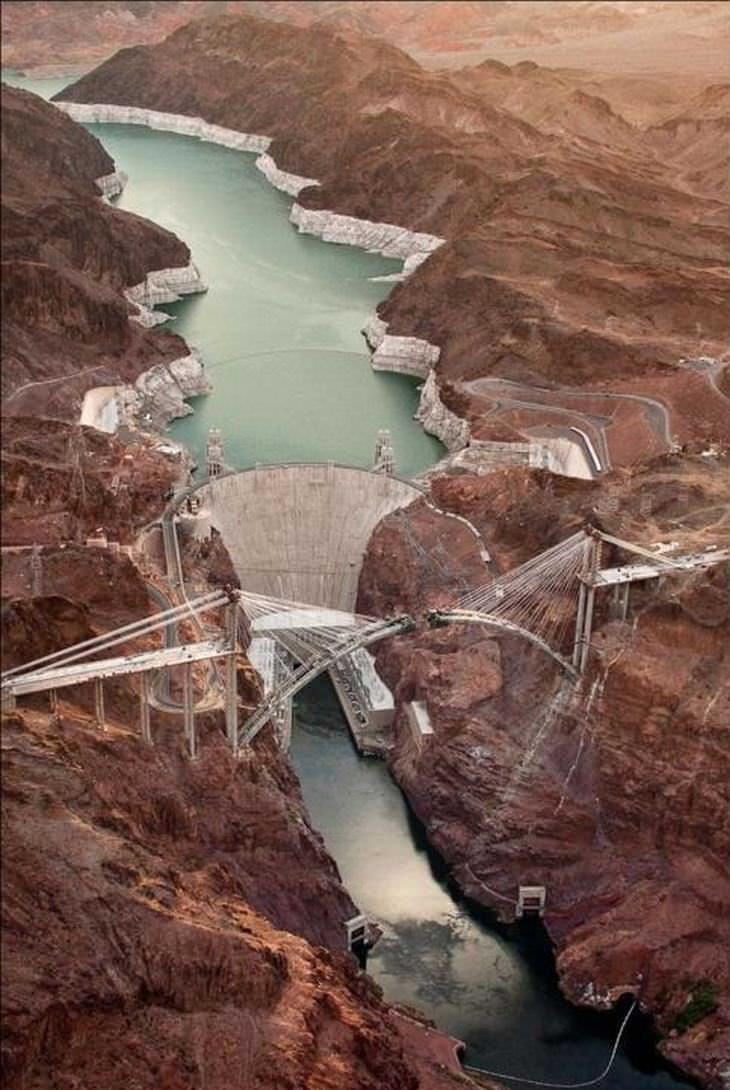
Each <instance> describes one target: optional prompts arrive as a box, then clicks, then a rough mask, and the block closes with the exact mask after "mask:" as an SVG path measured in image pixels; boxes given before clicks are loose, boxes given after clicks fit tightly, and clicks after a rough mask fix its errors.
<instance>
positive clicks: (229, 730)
mask: <svg viewBox="0 0 730 1090" xmlns="http://www.w3.org/2000/svg"><path fill="white" fill-rule="evenodd" d="M226 636H227V639H228V647H229V649H230V653H229V654H228V655H227V656H226V665H225V671H226V680H225V707H226V737H227V739H228V745H229V746H230V747H231V751H232V753H233V756H234V757H237V756H238V677H237V671H236V651H237V643H238V641H237V636H238V604H237V603H236V602H231V604H230V605H229V606H228V607H227V609H226Z"/></svg>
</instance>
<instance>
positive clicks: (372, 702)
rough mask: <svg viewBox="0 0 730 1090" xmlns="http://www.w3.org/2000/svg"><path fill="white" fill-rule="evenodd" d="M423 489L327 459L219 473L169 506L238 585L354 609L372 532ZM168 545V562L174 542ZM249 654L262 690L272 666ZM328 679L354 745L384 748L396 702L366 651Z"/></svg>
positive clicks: (284, 724)
mask: <svg viewBox="0 0 730 1090" xmlns="http://www.w3.org/2000/svg"><path fill="white" fill-rule="evenodd" d="M423 493H424V490H423V489H422V488H421V487H420V486H418V485H416V484H415V483H413V482H412V481H407V480H404V479H400V478H398V477H391V476H387V475H384V474H378V473H373V472H370V471H368V470H364V469H358V468H355V467H352V466H342V465H337V464H335V463H332V462H330V463H309V464H286V465H273V466H258V467H256V468H255V469H250V470H242V471H241V472H234V473H227V474H223V475H221V476H219V477H214V478H212V479H210V480H207V481H206V482H205V483H203V484H201V485H199V486H197V487H195V488H192V489H189V490H188V491H187V492H186V493H185V494H184V495H183V497H182V498H181V497H178V498H177V499H176V501H175V503H176V506H177V510H178V516H179V518H180V521H181V523H182V524H183V525H185V527H186V528H187V529H188V530H189V531H191V532H192V533H193V535H194V536H195V537H196V538H199V539H204V538H208V537H210V536H211V534H212V533H213V532H214V531H216V532H218V533H219V534H220V535H221V537H222V539H223V543H224V545H225V546H226V548H227V550H228V553H229V555H230V557H231V560H232V563H233V567H234V569H235V572H236V574H237V576H238V578H239V580H240V583H241V587H242V588H243V589H245V590H247V591H251V592H253V593H256V594H261V595H266V596H270V597H274V598H283V599H288V600H290V601H295V602H306V603H309V604H310V605H321V606H328V607H330V608H332V609H337V610H341V611H343V612H346V613H353V612H354V611H355V604H356V600H357V588H358V581H359V578H360V569H361V567H362V563H363V559H364V557H365V551H366V549H367V546H368V542H369V540H370V537H371V535H372V533H373V531H374V529H375V527H376V526H377V525H378V523H379V522H380V521H381V519H382V518H384V517H385V516H386V515H388V514H390V513H391V512H392V511H395V510H398V509H400V508H404V507H407V506H408V505H409V504H411V503H413V502H414V501H415V500H418V499H420V498H421V497H422V496H423ZM193 497H194V498H195V501H196V502H195V504H190V503H189V502H188V500H191V499H192V498H193ZM191 508H194V510H192V509H191ZM166 521H167V522H168V525H171V519H167V520H166ZM166 549H169V551H170V554H171V559H172V552H173V549H174V546H173V543H172V542H171V541H170V542H169V544H168V545H167V546H166ZM173 570H174V569H173ZM254 650H255V651H257V652H260V653H258V654H257V656H256V657H257V665H260V666H264V665H265V664H266V663H267V662H271V663H272V667H271V674H272V676H271V677H268V676H267V674H266V673H263V674H262V676H263V680H264V685H265V687H267V686H268V685H273V684H274V671H275V665H274V660H273V659H272V657H271V655H269V654H267V649H266V648H260V649H254ZM331 677H332V681H333V683H334V686H335V691H336V692H337V695H338V697H339V699H340V702H341V704H342V707H343V710H344V712H345V716H346V719H347V722H348V724H349V726H350V730H351V732H352V734H353V737H354V739H355V743H356V745H357V747H358V749H359V750H360V752H363V753H378V752H381V751H382V748H383V744H384V743H383V738H382V731H383V729H384V728H385V727H387V724H388V721H389V715H390V717H391V718H392V710H393V704H392V698H391V697H390V694H389V693H388V692H387V690H386V689H385V686H384V685H383V683H382V682H381V680H380V678H379V677H378V676H377V674H376V673H375V670H374V667H373V662H372V658H371V656H370V655H369V654H368V652H367V651H365V650H360V651H358V652H356V653H355V654H353V655H351V656H348V658H347V659H346V660H344V661H343V662H342V663H341V664H338V666H337V668H336V669H334V670H333V671H331ZM290 718H291V717H290V714H285V715H284V717H283V719H282V723H281V724H280V730H281V737H282V740H283V741H284V744H286V741H288V727H287V723H290Z"/></svg>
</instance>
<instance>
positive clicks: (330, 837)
mask: <svg viewBox="0 0 730 1090" xmlns="http://www.w3.org/2000/svg"><path fill="white" fill-rule="evenodd" d="M5 78H8V77H7V76H6V77H5ZM9 82H13V83H15V84H17V85H20V86H24V87H26V88H28V89H29V90H34V91H36V93H39V94H42V95H43V97H50V96H51V95H52V94H54V93H55V92H56V91H57V90H59V89H60V88H61V87H62V86H63V85H64V83H66V82H67V81H65V80H57V81H52V80H44V81H36V80H30V79H26V78H24V77H18V76H10V78H9ZM90 128H91V130H92V131H93V132H94V133H95V134H96V135H97V136H98V137H99V139H100V140H101V141H102V142H103V144H104V146H105V147H106V148H107V150H108V151H109V153H110V154H111V155H112V156H113V158H114V159H115V161H116V164H117V167H118V168H119V169H123V170H125V171H126V172H127V173H128V174H129V183H128V186H127V188H126V190H125V192H124V194H123V195H122V197H121V198H120V199H119V201H118V202H117V204H118V206H119V207H122V208H127V209H129V210H131V211H134V212H137V213H140V214H142V215H144V216H147V217H149V218H150V219H152V220H154V221H156V222H157V223H160V224H162V225H163V226H165V227H168V228H170V229H171V230H173V231H175V232H176V233H177V234H178V235H179V236H180V237H181V238H183V239H184V240H185V241H186V242H187V243H188V245H189V246H190V249H191V251H192V255H193V260H194V261H195V262H196V263H197V264H198V265H199V267H200V269H201V272H202V274H203V276H204V278H205V279H206V280H207V282H208V283H209V285H210V290H209V291H208V292H207V294H205V295H201V296H197V297H192V298H189V299H187V300H185V301H183V302H181V303H179V304H176V305H174V306H168V307H164V308H163V309H164V310H166V311H168V312H169V313H174V315H175V318H176V320H175V324H174V328H175V329H176V330H177V331H178V332H179V333H181V334H182V336H184V337H185V338H186V339H187V340H188V342H189V343H191V344H193V345H196V346H197V347H198V348H199V349H200V351H201V354H202V357H203V359H204V360H205V362H206V368H207V370H208V371H209V375H210V378H211V380H212V382H213V384H214V391H213V393H212V394H211V395H209V396H208V397H205V398H200V399H198V400H197V402H196V403H195V415H194V416H192V417H189V418H187V419H185V420H182V421H179V422H177V423H176V424H175V425H174V426H173V428H172V429H171V431H172V435H173V437H174V438H175V439H177V440H179V441H181V442H184V443H186V444H187V445H188V446H189V447H191V448H192V449H193V451H194V452H195V453H196V454H197V456H198V458H199V459H200V458H201V457H202V452H203V449H204V444H205V437H206V434H207V429H208V428H209V427H211V426H217V427H220V428H222V430H223V433H224V439H225V442H226V459H227V461H228V462H229V463H231V464H233V465H236V466H238V467H245V466H250V465H253V464H255V463H256V462H268V461H297V460H316V461H320V460H327V459H333V460H335V461H339V462H348V463H352V464H356V465H362V466H367V465H369V464H370V463H371V461H372V450H373V444H374V439H375V433H376V431H377V430H378V429H379V428H383V427H385V428H389V429H390V430H391V432H392V435H393V440H394V445H395V451H396V458H397V462H398V468H399V470H400V471H401V472H402V473H404V474H414V473H417V472H419V471H420V470H423V469H424V468H425V467H426V466H428V465H429V464H431V463H432V462H433V461H435V460H436V459H437V458H438V457H439V454H440V452H441V448H440V446H439V445H438V444H437V443H436V442H435V441H434V440H432V439H430V438H429V437H428V436H426V435H425V434H424V433H423V431H422V430H421V428H420V426H419V425H418V424H416V423H415V422H414V421H413V420H412V416H413V413H414V411H415V408H416V405H417V390H416V386H415V384H414V383H413V382H412V381H410V380H408V379H406V378H403V377H401V376H397V375H387V374H374V373H373V372H372V371H371V369H370V366H369V363H368V357H367V353H366V351H365V346H364V342H363V340H362V337H361V335H360V332H359V331H360V327H361V326H362V324H363V322H364V321H365V319H366V318H367V317H368V315H369V314H370V313H371V312H372V311H373V309H374V307H375V305H376V304H377V302H378V301H379V300H381V299H383V298H384V297H385V295H386V294H387V291H388V289H389V285H388V284H382V283H380V284H378V283H372V282H371V281H370V280H369V279H368V278H369V277H372V276H378V275H382V274H383V273H386V272H392V271H395V270H396V269H398V268H400V263H396V262H392V261H386V260H384V259H381V258H378V257H373V256H371V255H367V254H364V253H362V252H360V251H358V250H355V249H352V248H349V247H342V246H334V245H329V244H326V243H322V242H320V241H319V240H316V239H313V238H307V237H302V236H299V235H298V234H297V233H296V231H295V230H294V228H292V227H291V225H290V224H289V223H288V219H287V217H288V209H289V207H290V205H291V199H290V198H287V197H285V196H284V195H282V194H280V193H278V192H276V191H275V190H274V189H272V188H271V186H270V185H269V184H268V183H267V182H266V181H265V179H264V178H263V176H262V175H261V174H260V173H259V172H258V171H257V170H256V169H255V167H254V156H253V155H248V154H243V153H240V152H235V151H230V150H227V149H224V148H219V147H216V146H214V145H211V144H204V143H201V142H199V141H197V140H194V139H191V138H188V137H181V136H175V135H171V134H167V133H159V132H153V131H150V130H147V129H144V128H139V127H135V126H121V125H99V126H90ZM292 756H293V759H294V762H295V765H296V767H297V771H298V773H299V776H300V779H301V783H302V788H303V791H304V795H305V799H306V801H307V805H308V807H309V810H310V813H311V816H312V821H313V823H314V825H315V826H316V827H317V828H318V829H319V830H320V831H321V832H322V834H323V836H324V837H325V841H326V843H327V845H328V848H329V850H330V852H331V853H332V855H333V856H334V858H335V859H336V860H337V862H338V865H339V867H340V870H341V873H342V876H343V880H344V881H345V884H346V885H347V887H348V888H349V890H350V892H351V894H352V896H353V898H354V900H355V901H356V902H357V903H358V905H359V906H360V908H361V909H362V911H365V912H368V913H370V914H372V915H374V916H375V917H377V918H378V919H379V920H380V921H381V923H382V925H383V928H384V936H383V938H382V939H381V941H380V943H379V944H378V946H376V948H375V950H374V951H373V953H372V954H371V957H370V960H369V964H368V970H369V972H371V974H372V975H373V976H374V977H375V978H376V979H377V980H378V982H379V983H380V984H381V986H382V987H383V989H384V991H385V994H386V996H387V997H389V998H390V999H392V1000H394V1001H402V1002H407V1003H411V1004H414V1005H416V1006H418V1007H420V1008H421V1009H422V1010H424V1011H425V1012H426V1013H427V1014H428V1015H429V1016H431V1017H433V1018H434V1019H435V1020H436V1021H437V1022H438V1024H439V1025H440V1026H441V1028H443V1029H445V1030H447V1031H448V1032H450V1033H452V1034H454V1035H455V1036H457V1037H459V1038H461V1039H463V1040H464V1041H465V1042H466V1044H467V1061H468V1062H470V1063H473V1064H477V1065H482V1066H486V1067H489V1068H496V1069H497V1070H500V1071H504V1072H511V1073H513V1074H516V1075H517V1074H519V1075H526V1076H529V1077H531V1078H533V1079H543V1080H550V1081H552V1082H556V1083H571V1082H576V1081H580V1080H584V1079H590V1078H592V1077H593V1076H595V1075H596V1074H597V1073H598V1072H600V1070H601V1069H602V1068H603V1066H604V1064H605V1062H606V1060H607V1057H608V1053H609V1050H610V1046H611V1042H612V1039H613V1036H614V1035H615V1032H616V1026H617V1018H618V1015H617V1014H616V1013H614V1014H613V1015H597V1014H593V1013H591V1012H584V1011H578V1010H575V1009H574V1008H572V1007H570V1006H569V1005H568V1004H567V1003H566V1002H565V1001H564V1000H563V998H562V997H561V995H560V992H559V990H558V987H557V981H556V979H555V971H554V965H553V960H552V954H551V951H550V949H549V946H548V944H547V942H546V940H545V937H544V933H543V932H542V930H541V928H539V927H537V926H535V925H534V924H533V925H530V924H529V923H528V924H526V925H524V926H519V927H514V928H510V929H504V928H498V927H496V926H495V924H494V922H493V921H492V920H491V918H490V916H489V914H488V913H486V912H483V911H482V910H480V909H479V908H478V907H476V906H473V905H469V904H467V903H465V902H464V900H463V898H461V897H460V895H459V893H458V891H457V890H456V889H455V888H454V887H453V885H452V884H451V883H450V882H449V880H448V875H447V872H446V868H445V867H444V865H443V863H442V862H441V860H440V859H439V858H438V856H436V855H435V854H434V853H433V852H432V851H431V850H430V849H429V847H428V845H427V843H426V840H425V837H424V835H423V831H422V830H421V828H420V827H419V825H418V823H417V822H416V821H415V820H414V819H413V817H412V815H411V814H410V812H409V810H408V807H407V805H406V803H405V801H404V799H403V797H402V796H401V794H400V792H399V791H398V788H397V787H396V785H395V784H394V783H393V781H392V780H391V778H390V776H389V775H388V772H387V769H386V767H385V765H384V764H382V763H381V762H378V761H373V760H362V759H359V758H358V757H357V755H356V753H355V751H354V749H353V747H352V745H351V743H350V739H349V735H348V733H347V730H346V727H345V724H344V720H343V716H342V713H341V711H340V709H339V707H338V705H337V701H336V698H335V697H334V693H333V691H332V689H331V686H330V685H329V682H328V681H327V680H326V679H320V680H319V681H318V682H316V683H315V684H314V685H313V686H310V687H309V689H308V690H307V691H306V692H305V693H303V694H300V697H299V699H298V706H297V713H296V729H295V731H294V739H293V746H292ZM508 1085H518V1084H516V1083H511V1082H510V1083H508ZM601 1085H602V1086H603V1087H604V1088H606V1090H677V1087H678V1086H679V1085H680V1084H679V1082H678V1081H677V1080H676V1079H675V1078H674V1077H673V1076H672V1075H671V1074H670V1073H669V1072H668V1071H666V1070H664V1069H663V1068H662V1067H661V1065H660V1064H659V1063H658V1061H657V1058H656V1055H655V1054H654V1052H653V1049H652V1047H651V1043H650V1034H649V1028H648V1026H647V1025H646V1023H645V1022H644V1021H643V1020H642V1019H641V1018H639V1017H634V1018H632V1021H631V1022H630V1023H629V1032H627V1034H626V1036H625V1038H624V1042H623V1044H622V1047H621V1049H620V1052H619V1054H618V1056H617V1059H616V1063H615V1065H614V1067H613V1068H612V1070H611V1073H610V1074H609V1076H608V1077H607V1078H606V1079H605V1080H604V1081H603V1082H602V1084H601ZM343 1090H345V1088H343Z"/></svg>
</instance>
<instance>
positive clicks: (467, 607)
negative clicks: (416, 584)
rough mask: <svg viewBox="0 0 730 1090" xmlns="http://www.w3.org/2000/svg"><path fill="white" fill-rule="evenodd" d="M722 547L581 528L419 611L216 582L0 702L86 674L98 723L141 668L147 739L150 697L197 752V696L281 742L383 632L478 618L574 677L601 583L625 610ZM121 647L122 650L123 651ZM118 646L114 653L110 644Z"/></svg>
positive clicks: (69, 652)
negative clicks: (344, 605) (367, 609)
mask: <svg viewBox="0 0 730 1090" xmlns="http://www.w3.org/2000/svg"><path fill="white" fill-rule="evenodd" d="M173 533H174V527H173ZM606 545H608V546H611V547H612V548H613V550H614V551H618V553H619V555H621V554H623V555H626V556H628V557H629V559H628V560H627V561H626V562H625V563H624V564H622V565H618V566H617V565H613V566H609V567H604V566H603V565H602V554H603V550H604V547H605V546H606ZM729 555H730V553H729V552H728V551H720V550H716V551H708V552H706V553H700V554H694V555H689V556H671V557H669V556H666V555H655V554H654V553H652V552H650V551H649V550H647V549H644V548H642V547H641V546H638V545H633V544H632V543H630V542H627V541H623V540H621V539H619V538H616V537H613V536H611V535H609V534H605V533H603V532H601V531H599V530H595V529H592V528H588V529H585V530H580V531H578V532H577V533H574V534H572V535H571V536H569V537H568V538H566V539H565V540H564V541H562V542H560V543H559V544H557V545H555V546H553V547H552V548H550V549H547V550H545V551H544V552H542V553H540V554H539V555H537V556H535V557H533V558H532V559H531V560H528V561H527V562H526V563H524V564H522V565H520V566H519V567H517V568H515V569H513V570H512V571H509V572H507V573H505V574H503V575H501V576H499V577H497V578H494V579H492V580H491V581H490V582H488V583H486V584H485V585H483V586H480V587H477V588H476V589H472V590H469V591H468V592H466V593H464V594H462V595H461V596H459V597H458V598H456V599H455V600H454V601H453V602H452V603H449V604H448V605H447V606H445V607H442V608H440V609H438V610H433V609H431V610H427V611H425V612H424V613H423V614H422V615H419V616H417V617H412V616H410V615H402V616H394V617H386V618H377V617H370V616H364V615H361V614H358V613H355V612H349V611H346V610H341V609H332V608H328V607H325V606H322V605H313V604H310V603H304V602H296V601H289V600H286V599H281V598H275V597H272V596H269V595H263V594H257V593H251V592H248V591H247V590H246V589H242V590H234V589H231V588H227V589H224V590H215V591H211V592H209V593H207V594H205V595H201V596H199V597H196V598H193V599H192V600H191V599H187V598H186V600H185V601H184V602H183V603H182V604H179V605H175V606H171V607H170V608H168V609H165V610H162V611H160V612H158V613H156V614H153V615H151V616H149V617H145V618H141V619H140V620H138V621H135V622H133V623H131V624H127V625H124V626H122V627H121V628H117V629H115V630H113V631H110V632H107V633H104V634H102V635H100V636H96V637H94V638H92V639H89V640H86V641H84V642H82V643H79V644H75V645H73V646H70V647H67V648H65V649H63V650H60V651H57V652H54V653H53V654H49V655H45V656H43V657H42V658H39V659H36V660H34V661H31V662H28V663H25V664H23V665H21V666H17V667H15V668H13V669H11V670H8V671H7V672H6V673H4V674H3V675H2V699H3V706H4V707H5V708H8V707H14V706H15V702H16V701H17V700H18V699H19V698H22V697H24V696H26V695H29V694H33V693H39V692H48V693H49V694H50V701H51V707H52V708H53V709H55V708H56V707H57V700H58V697H57V693H58V691H59V690H60V689H63V688H66V687H69V686H76V685H80V684H84V683H89V684H93V686H94V690H95V710H96V720H97V722H98V724H99V726H100V727H102V728H103V726H104V722H105V713H104V682H105V681H107V680H109V679H112V678H116V677H121V676H128V675H136V676H138V677H139V679H140V680H139V700H140V727H141V734H142V737H143V738H144V739H145V740H146V741H147V742H151V741H152V735H151V730H150V707H151V706H155V705H156V706H158V707H160V706H162V707H163V709H164V710H167V711H171V710H172V711H175V710H176V711H178V712H179V713H181V714H182V715H183V718H184V726H185V736H186V738H187V742H188V747H189V752H190V754H191V756H195V755H196V752H197V741H196V730H195V714H196V709H197V710H200V708H201V705H202V704H203V703H204V704H205V708H206V710H208V709H209V708H211V707H219V708H220V707H221V706H222V707H223V709H224V711H225V722H226V735H227V739H228V743H229V745H230V747H231V749H232V750H233V752H234V753H236V754H238V753H239V752H240V751H241V750H242V748H243V747H245V746H248V745H250V744H251V743H252V742H253V741H254V739H255V738H256V736H257V735H258V733H259V732H260V731H261V730H262V728H263V727H265V726H266V724H267V723H269V722H272V723H273V724H274V726H275V728H276V733H277V736H278V738H279V742H280V744H281V745H282V746H283V747H284V748H286V747H287V746H288V743H289V733H290V731H289V728H288V725H287V724H288V722H289V721H290V713H289V716H287V708H288V709H290V708H291V700H292V698H293V697H294V696H295V695H296V694H297V693H298V692H299V691H300V690H301V689H303V688H304V687H305V686H306V685H307V684H309V683H310V682H311V681H313V680H314V679H315V678H316V677H318V676H319V675H320V674H322V673H323V672H324V671H328V670H329V671H331V672H333V680H335V681H336V682H337V679H338V678H339V682H340V685H342V684H344V685H345V686H346V687H349V686H348V682H347V664H348V662H349V663H352V661H353V657H354V656H356V655H358V654H360V653H362V651H363V649H365V648H367V647H369V646H371V645H374V644H376V643H378V642H380V641H382V640H385V639H389V638H393V637H399V638H405V637H407V636H408V634H410V633H412V632H414V631H415V630H416V629H418V628H419V627H422V626H423V625H428V626H431V627H439V626H442V625H448V624H466V625H482V626H484V627H486V628H487V629H489V630H491V631H493V632H495V634H499V633H502V634H507V635H511V636H515V637H519V638H521V639H523V640H525V641H527V642H529V643H530V644H532V645H534V646H535V647H537V648H539V649H540V650H541V651H542V652H543V653H544V654H545V655H546V656H548V657H549V658H551V659H552V660H553V661H554V662H555V664H556V667H557V668H558V669H560V670H561V671H563V672H564V674H565V675H566V678H567V679H568V680H574V681H577V679H578V678H579V677H580V675H581V674H582V673H584V672H585V671H586V669H587V667H588V663H589V656H590V649H591V633H592V627H593V617H594V608H595V602H596V595H597V594H600V593H602V592H609V593H611V594H612V595H613V599H614V609H615V612H616V614H617V615H618V616H619V617H621V618H622V619H624V620H625V619H626V618H627V616H628V611H629V595H630V590H631V586H632V584H634V583H637V582H645V581H647V580H653V579H660V578H662V577H663V576H666V575H681V574H682V573H689V572H692V571H696V570H698V569H702V568H707V567H711V566H714V565H716V564H719V563H721V562H723V561H725V560H727V559H728V556H729ZM211 614H212V615H213V616H214V618H218V621H219V623H218V627H217V628H216V631H218V632H220V635H218V636H217V637H214V638H210V637H209V638H205V639H198V640H194V641H189V642H182V641H179V640H172V641H171V640H169V639H168V640H166V644H167V645H166V646H164V647H162V648H160V649H154V650H148V649H145V650H137V651H130V650H129V646H130V644H133V643H134V641H137V640H141V639H145V642H146V643H147V644H149V639H148V637H150V636H151V635H153V634H154V633H161V634H162V633H165V634H167V633H170V632H171V631H174V632H177V626H178V625H179V624H180V622H182V621H184V620H186V619H193V620H195V622H196V626H197V630H198V632H199V633H200V634H201V635H205V634H206V632H207V633H209V632H210V631H211V628H210V626H208V627H207V628H206V629H204V628H203V626H202V623H201V618H203V617H208V618H209V617H210V615H211ZM221 615H222V624H220V618H221ZM120 647H121V648H123V649H124V650H123V653H119V650H118V649H120ZM114 649H117V653H116V654H113V655H111V656H110V654H109V653H110V652H112V651H113V650H114ZM245 650H248V651H249V652H250V657H251V660H252V662H253V663H254V665H255V666H258V667H259V669H260V670H261V669H262V663H263V662H264V660H266V661H267V666H266V669H265V670H262V672H264V673H266V674H267V676H268V677H267V684H266V685H265V691H264V696H263V699H262V700H261V702H260V704H259V705H258V707H256V708H254V709H244V708H242V707H241V706H240V702H239V696H238V685H237V663H238V658H239V656H240V655H241V654H242V653H243V652H244V651H245ZM219 660H220V661H221V662H222V664H223V666H224V669H223V671H222V673H223V677H222V678H221V673H220V672H219V671H218V670H217V669H216V668H214V669H211V670H209V671H208V681H207V683H206V686H207V688H208V689H212V690H213V692H212V698H211V694H210V693H209V694H208V697H207V698H206V700H205V701H199V702H198V703H197V705H196V703H195V700H194V672H193V667H194V665H195V664H196V663H209V664H211V666H215V663H216V662H217V661H219ZM175 670H177V671H182V677H183V685H182V689H183V696H182V700H181V701H180V702H178V704H177V705H175V704H174V703H173V702H172V701H171V700H170V698H169V696H168V697H167V698H166V699H165V701H164V702H163V703H162V704H160V702H159V687H158V686H157V684H156V681H157V680H159V678H160V677H164V676H165V675H167V674H168V672H170V671H175ZM336 687H337V684H336Z"/></svg>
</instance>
